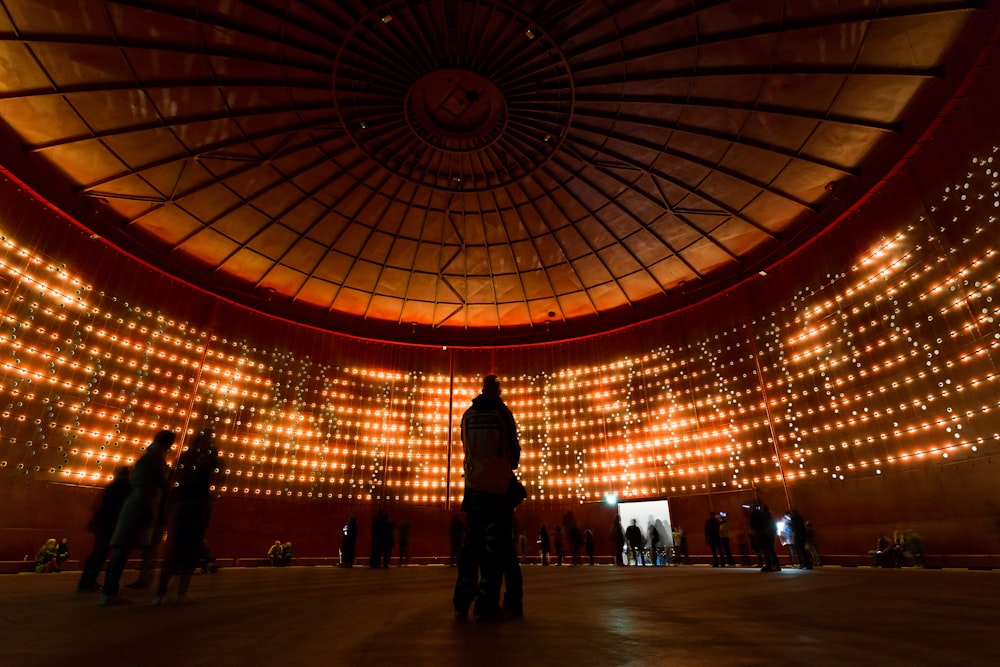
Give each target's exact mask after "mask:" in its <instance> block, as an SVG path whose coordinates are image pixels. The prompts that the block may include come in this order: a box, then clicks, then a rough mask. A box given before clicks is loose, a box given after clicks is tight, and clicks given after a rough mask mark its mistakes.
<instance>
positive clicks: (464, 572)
mask: <svg viewBox="0 0 1000 667" xmlns="http://www.w3.org/2000/svg"><path fill="white" fill-rule="evenodd" d="M465 522H466V531H465V541H464V542H463V543H462V548H461V549H459V552H458V576H457V577H456V579H455V592H454V594H453V595H452V604H453V605H454V607H455V615H456V616H460V617H462V618H464V617H465V616H466V615H467V614H468V613H469V607H471V606H472V603H473V602H474V601H475V599H476V593H477V590H478V585H479V554H480V552H481V551H482V547H481V543H482V542H483V541H484V540H485V526H484V524H483V517H482V515H481V513H480V512H475V511H467V512H466V514H465Z"/></svg>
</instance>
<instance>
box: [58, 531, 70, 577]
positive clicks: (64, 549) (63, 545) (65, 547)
mask: <svg viewBox="0 0 1000 667" xmlns="http://www.w3.org/2000/svg"><path fill="white" fill-rule="evenodd" d="M68 560H69V538H68V537H64V538H62V539H61V540H59V544H57V545H56V565H57V566H58V568H59V570H60V571H62V564H63V563H65V562H66V561H68Z"/></svg>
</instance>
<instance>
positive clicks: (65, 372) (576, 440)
mask: <svg viewBox="0 0 1000 667" xmlns="http://www.w3.org/2000/svg"><path fill="white" fill-rule="evenodd" d="M997 69H998V68H997V65H995V64H990V63H984V64H983V67H982V68H980V69H979V70H978V71H977V72H976V76H977V77H978V81H979V82H980V83H979V85H975V86H973V87H972V88H971V89H967V90H966V91H964V94H965V95H966V97H965V99H964V100H962V101H961V102H959V103H958V104H957V106H956V108H955V109H953V110H951V112H950V114H949V115H948V116H947V117H946V118H944V120H943V122H942V123H941V124H940V125H939V126H938V127H937V128H936V129H935V131H934V132H933V134H932V135H931V137H930V139H929V140H928V141H927V142H926V143H925V144H923V145H921V146H918V147H916V149H918V150H915V154H914V155H913V156H912V157H911V158H910V159H909V160H908V161H907V162H906V163H905V164H904V165H902V166H901V167H900V168H899V169H897V171H896V172H895V173H894V174H893V175H892V177H891V178H890V179H889V181H888V182H887V183H885V184H884V185H883V186H882V187H881V188H880V189H878V190H877V191H876V192H875V193H874V194H873V195H872V196H871V197H870V198H868V200H867V201H865V202H864V203H863V204H862V205H860V206H859V207H856V210H855V211H854V212H853V213H852V214H851V215H850V216H849V217H847V218H846V219H845V220H843V221H841V222H840V224H838V225H837V226H836V227H834V228H833V229H831V230H829V231H828V232H826V233H825V234H824V235H823V236H821V237H820V238H819V239H818V240H817V241H816V242H814V243H812V244H810V245H809V246H808V247H807V248H805V249H804V250H802V251H801V252H799V253H797V254H796V255H795V256H793V257H792V258H790V259H788V260H785V261H784V262H782V263H781V264H780V265H778V266H776V267H774V268H773V269H771V270H769V271H768V272H767V275H762V276H759V277H757V278H755V279H754V280H751V281H748V282H747V283H745V284H743V285H741V286H739V288H738V289H735V290H731V291H729V292H727V293H725V294H723V295H721V296H719V297H716V298H714V299H712V300H711V301H708V302H706V303H703V304H701V305H699V306H697V307H694V308H690V309H687V310H685V311H683V312H681V313H677V314H673V315H671V316H667V317H664V318H662V319H659V320H656V321H652V322H647V323H644V324H641V325H637V326H634V327H631V328H629V329H626V330H622V331H618V332H613V333H609V334H606V335H602V336H597V337H592V338H586V339H581V340H576V341H567V342H563V343H558V344H551V345H539V346H531V347H520V348H468V349H462V348H459V349H455V348H449V349H442V348H431V347H417V346H412V347H408V346H401V345H392V344H383V343H378V342H372V341H364V340H359V339H354V338H350V337H348V336H343V335H335V334H330V333H327V332H321V331H314V330H310V329H307V328H304V327H301V326H297V325H294V324H291V323H288V322H283V321H280V320H276V319H273V318H270V317H268V316H266V315H263V314H260V313H256V312H251V311H248V310H246V309H243V308H241V307H237V306H235V305H233V304H231V303H229V302H226V301H225V300H224V299H220V298H217V297H214V296H210V295H207V294H204V293H202V292H199V291H197V290H194V289H192V288H189V287H187V286H185V285H183V284H180V283H178V282H177V281H175V280H173V279H172V278H170V277H168V276H164V275H162V274H160V273H159V272H158V271H156V270H155V269H154V268H151V267H148V266H145V265H144V264H142V263H140V262H137V261H135V260H132V259H130V258H127V257H124V256H123V255H122V254H120V253H119V252H118V251H116V250H115V249H113V248H110V247H109V246H107V245H106V244H104V243H103V242H102V240H101V239H98V238H93V237H91V236H90V235H88V234H87V233H86V232H85V231H84V230H82V229H81V228H80V227H78V226H77V225H75V224H73V223H72V222H70V221H68V220H66V219H64V218H63V217H61V216H60V215H59V214H58V213H57V212H55V211H53V210H52V209H50V208H48V207H46V206H45V205H43V204H42V203H41V202H39V201H37V200H36V199H35V198H33V197H32V196H31V195H30V193H27V192H25V191H23V190H22V189H21V188H19V186H18V185H17V184H16V183H14V182H12V181H10V180H4V182H3V183H2V184H0V202H3V203H2V204H0V227H2V242H0V290H2V294H3V297H4V300H3V304H4V305H3V324H2V328H0V498H2V502H0V560H14V559H20V558H21V556H23V555H24V554H29V553H31V554H33V553H34V551H35V550H36V549H37V547H38V545H39V544H40V543H41V542H42V541H43V540H44V539H45V538H46V537H49V536H61V535H68V536H70V537H71V541H72V542H73V543H74V544H76V545H79V547H78V549H77V555H81V554H80V551H83V550H85V549H86V546H85V545H87V544H89V542H88V540H87V539H86V536H85V533H84V532H83V531H82V526H84V525H85V524H86V521H87V518H88V515H89V512H90V504H91V503H92V502H93V500H94V499H95V498H96V495H97V490H98V488H99V487H100V486H101V485H103V484H104V483H105V482H106V481H107V480H108V479H109V477H110V475H111V472H112V471H113V469H114V467H115V466H117V465H121V464H127V463H128V462H130V461H132V460H134V458H135V457H136V456H137V455H138V454H139V453H141V450H142V448H143V446H144V445H145V443H146V442H147V441H148V440H149V439H150V438H151V436H152V434H153V433H155V432H156V431H157V430H158V429H160V428H163V427H170V428H176V429H179V430H181V431H182V432H183V434H184V436H185V437H187V436H189V435H190V434H192V433H195V432H197V430H198V429H200V428H202V427H204V426H205V425H207V424H210V425H212V426H213V427H214V428H215V429H216V432H217V434H218V442H219V445H220V448H221V450H222V452H223V456H224V459H223V460H224V464H223V466H222V468H221V469H220V472H219V475H218V476H217V479H216V491H217V494H218V497H219V501H218V503H217V509H216V516H215V519H214V521H213V525H212V528H211V533H210V536H211V539H212V543H213V545H214V547H215V551H216V553H218V554H220V555H224V556H227V555H228V556H250V555H258V554H259V553H260V552H262V551H263V550H264V549H266V546H267V544H269V543H270V542H271V541H273V539H279V538H280V539H293V540H294V541H295V542H296V544H297V545H298V546H297V549H296V551H297V553H299V554H303V555H315V556H321V555H334V554H335V553H336V548H337V545H338V543H339V538H338V537H337V532H338V528H339V526H340V525H341V524H342V523H343V522H344V519H346V517H347V516H348V515H350V514H357V515H358V516H359V517H361V521H362V526H366V525H367V524H366V521H367V519H368V517H370V516H371V514H372V513H373V512H374V509H375V508H376V507H378V506H385V507H387V508H388V510H389V513H390V516H392V517H393V518H394V519H395V520H396V522H397V523H400V522H402V521H409V522H411V523H413V524H414V526H415V531H414V554H415V555H418V556H419V555H427V556H430V555H435V556H436V555H444V554H446V553H447V544H446V539H445V537H446V528H445V526H446V524H447V520H448V518H449V517H450V514H451V512H452V511H455V510H456V509H457V505H458V502H459V501H460V498H461V472H460V471H461V459H460V451H461V446H460V443H458V442H457V441H456V440H454V439H453V438H452V437H451V433H452V429H451V425H452V423H453V420H457V419H458V418H459V417H460V415H461V412H462V410H464V408H465V406H466V405H467V403H468V400H469V398H471V396H472V395H474V394H475V393H476V391H477V390H478V386H479V383H480V382H481V378H482V376H483V375H485V374H487V373H490V372H496V373H497V374H499V375H500V376H501V378H502V380H503V383H504V389H505V396H506V398H507V400H508V402H509V404H510V405H511V407H512V409H513V410H514V412H515V414H516V415H517V417H518V421H519V424H520V427H521V430H522V438H523V440H522V444H523V446H524V450H525V453H524V458H523V459H522V461H523V465H522V469H521V475H522V479H523V481H524V482H525V484H526V485H527V487H528V489H529V493H530V496H529V500H528V501H527V503H526V504H525V506H524V507H523V508H522V509H521V510H519V515H520V519H521V523H522V525H524V526H525V528H526V530H527V531H528V533H529V535H532V534H533V533H534V531H535V530H537V525H538V524H539V523H540V522H542V521H545V522H547V523H549V524H550V526H551V525H552V524H554V523H557V522H558V520H559V517H560V516H561V514H562V513H563V512H565V511H567V510H569V509H571V510H573V511H574V512H575V513H576V514H577V516H578V518H581V523H583V524H584V525H585V526H589V527H591V528H593V529H594V530H595V533H596V534H597V537H598V548H599V549H604V550H606V549H607V546H606V543H607V539H606V536H607V530H606V527H607V526H610V523H611V515H612V512H613V510H611V509H608V508H607V507H606V506H605V505H603V504H602V501H603V499H604V498H605V496H606V495H607V494H614V495H616V496H617V497H618V498H620V499H623V500H629V499H650V498H664V497H666V498H669V499H670V500H671V508H672V516H673V518H674V522H675V523H680V524H682V525H684V526H685V527H687V528H688V532H689V534H690V535H691V537H692V539H691V547H692V551H693V552H696V553H697V552H701V551H704V548H703V545H701V540H700V539H699V538H698V537H697V534H698V533H699V532H700V530H699V527H700V525H701V522H702V520H703V518H704V516H705V512H707V511H709V510H710V509H715V510H718V509H722V510H729V511H731V512H732V516H734V517H735V529H736V532H737V533H738V532H740V530H741V527H742V517H741V514H740V512H739V509H740V506H741V505H744V504H746V503H747V502H748V501H749V500H750V499H751V498H753V497H754V496H755V495H756V496H759V497H761V498H763V499H764V500H765V501H766V502H768V503H769V504H770V505H771V506H772V508H773V509H777V510H781V511H783V510H784V509H785V508H787V507H788V506H797V507H798V508H799V509H800V510H801V511H802V512H803V514H805V515H806V516H807V518H810V519H811V520H812V521H813V523H814V524H815V525H816V526H817V531H818V534H819V537H820V547H821V549H823V550H824V551H827V552H828V553H833V554H844V555H847V554H859V553H863V552H864V551H866V550H867V549H868V548H870V546H871V544H873V543H874V539H875V537H876V536H877V534H878V533H880V532H891V531H892V530H893V529H895V528H902V527H912V528H915V529H917V530H918V532H921V533H922V534H923V535H924V537H925V539H926V540H927V542H928V545H929V549H930V551H931V553H934V554H940V555H942V556H944V557H946V558H947V560H942V561H940V562H947V563H959V562H962V563H979V562H986V557H988V556H989V555H991V554H995V553H997V551H998V547H1000V544H998V540H997V525H998V524H997V507H996V502H995V501H994V500H993V498H994V495H995V494H994V493H993V488H995V484H996V482H997V475H996V473H995V472H994V467H993V465H992V463H991V456H992V454H993V453H994V452H995V451H996V450H997V448H998V447H1000V417H998V415H1000V412H998V406H1000V404H998V399H997V396H998V395H1000V391H998V389H1000V387H998V374H1000V327H998V324H997V323H998V321H1000V320H998V319H997V318H998V317H1000V306H998V301H997V299H998V296H1000V294H998V292H997V285H998V281H1000V262H998V260H997V255H996V252H997V249H996V239H997V238H998V237H1000V234H998V227H1000V226H998V223H997V218H998V216H1000V208H998V206H1000V199H998V197H1000V190H998V185H997V182H998V180H1000V178H998V172H997V170H998V169H1000V155H998V154H997V147H996V146H997V143H998V141H1000V137H998V136H997V128H996V124H995V122H994V120H993V111H992V110H995V109H996V108H997V103H998V102H1000V95H998V93H997V92H996V91H995V90H992V88H993V87H991V86H989V85H982V83H981V82H983V81H987V82H988V81H991V80H992V81H996V80H997V78H998V77H997V73H998V72H997ZM260 309H261V311H265V312H266V310H267V303H266V302H264V301H262V302H261V306H260ZM364 539H365V537H364V535H363V536H362V540H364ZM531 541H533V540H531Z"/></svg>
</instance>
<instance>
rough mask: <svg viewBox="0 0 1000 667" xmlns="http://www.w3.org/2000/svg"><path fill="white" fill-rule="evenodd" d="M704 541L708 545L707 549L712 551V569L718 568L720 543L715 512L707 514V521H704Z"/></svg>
mask: <svg viewBox="0 0 1000 667" xmlns="http://www.w3.org/2000/svg"><path fill="white" fill-rule="evenodd" d="M705 541H706V542H707V543H708V548H709V549H711V550H712V567H719V551H720V549H719V547H720V546H721V542H720V540H719V520H718V519H717V518H715V512H709V513H708V519H706V520H705Z"/></svg>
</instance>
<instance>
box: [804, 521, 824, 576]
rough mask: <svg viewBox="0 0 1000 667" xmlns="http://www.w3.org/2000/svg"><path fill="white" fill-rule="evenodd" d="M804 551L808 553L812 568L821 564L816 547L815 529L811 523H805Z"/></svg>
mask: <svg viewBox="0 0 1000 667" xmlns="http://www.w3.org/2000/svg"><path fill="white" fill-rule="evenodd" d="M806 551H808V552H809V561H810V562H811V563H812V564H813V567H819V566H821V565H822V564H823V561H822V559H820V557H819V548H818V547H817V546H816V529H815V528H813V525H812V522H811V521H806Z"/></svg>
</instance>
